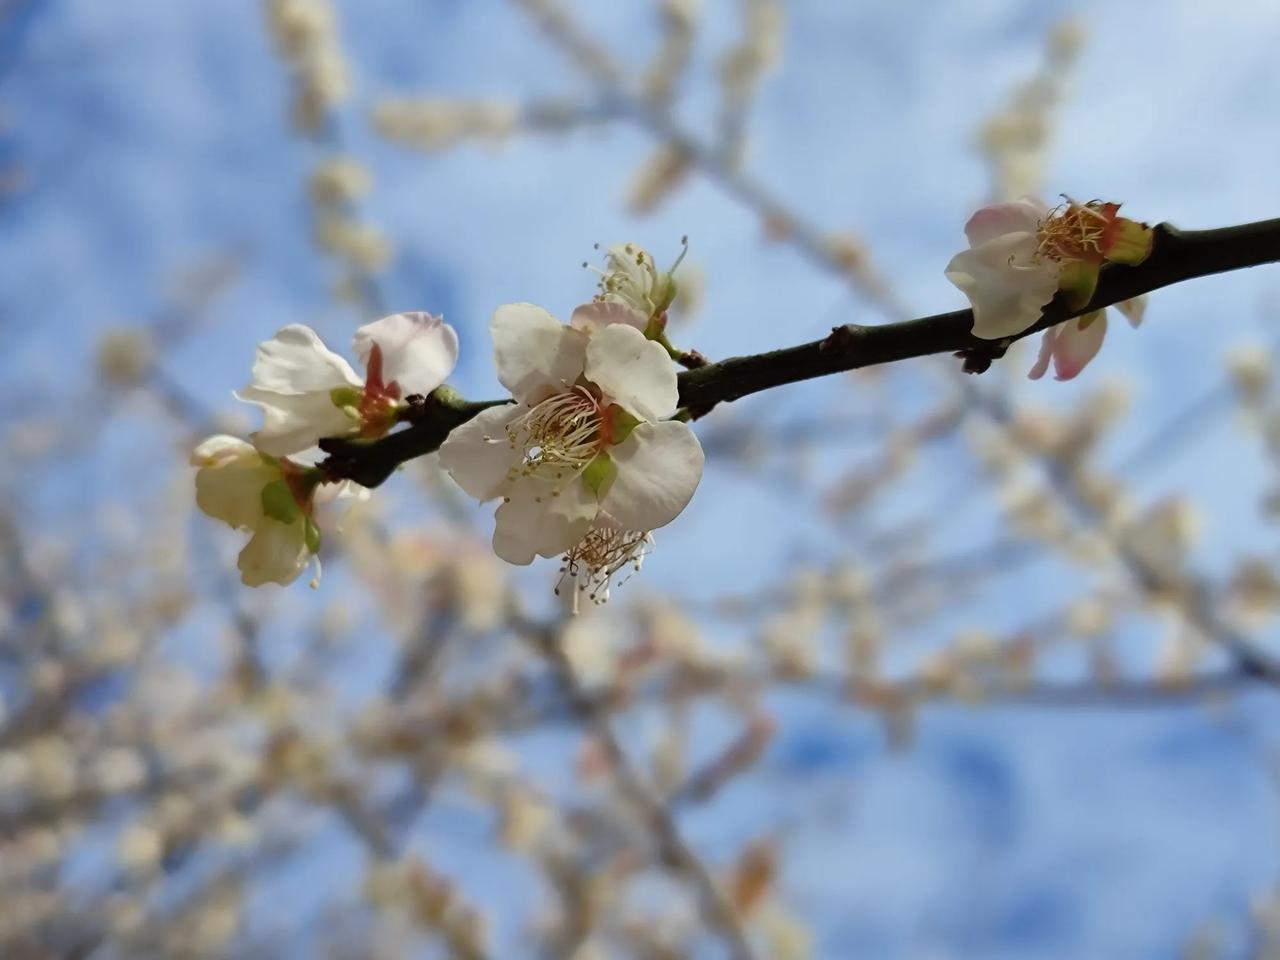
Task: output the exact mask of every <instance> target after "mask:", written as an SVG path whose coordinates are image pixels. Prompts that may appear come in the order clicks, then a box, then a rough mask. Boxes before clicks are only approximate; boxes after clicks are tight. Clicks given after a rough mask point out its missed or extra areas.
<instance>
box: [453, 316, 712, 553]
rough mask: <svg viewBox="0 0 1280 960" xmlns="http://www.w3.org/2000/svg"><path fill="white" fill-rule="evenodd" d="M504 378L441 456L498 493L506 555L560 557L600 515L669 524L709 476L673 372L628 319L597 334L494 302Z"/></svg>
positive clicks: (649, 525)
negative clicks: (502, 401)
mask: <svg viewBox="0 0 1280 960" xmlns="http://www.w3.org/2000/svg"><path fill="white" fill-rule="evenodd" d="M490 330H491V332H492V334H493V341H494V359H495V363H496V366H497V372H498V379H499V380H500V381H501V382H502V384H503V386H505V387H506V388H507V389H508V390H510V391H511V394H512V396H513V397H514V398H515V401H516V402H515V403H514V404H512V405H504V406H498V407H492V408H490V409H488V410H485V411H483V412H482V413H480V414H479V415H478V416H476V417H474V418H473V419H471V420H469V421H467V422H466V423H464V424H462V425H461V426H459V427H457V428H456V429H455V430H454V431H453V432H452V433H451V434H450V435H449V437H448V439H446V440H445V442H444V444H443V445H442V446H441V448H440V462H441V463H442V464H443V465H444V467H445V469H446V470H448V471H449V473H450V475H451V476H452V477H453V479H454V480H455V481H456V482H457V483H458V485H459V486H461V487H462V488H463V489H464V490H465V491H466V492H467V493H469V494H471V495H472V496H474V497H476V498H477V499H479V500H481V501H485V500H492V499H495V498H501V499H502V504H501V505H500V506H499V507H498V510H497V514H496V526H495V530H494V536H493V545H494V550H495V552H496V553H497V554H498V556H500V557H502V558H503V559H504V560H507V561H509V562H510V563H517V564H527V563H530V562H532V560H533V558H534V557H535V556H543V557H554V556H557V555H560V554H564V553H566V552H568V551H570V550H572V549H573V548H574V547H575V546H576V545H578V544H580V543H582V542H583V540H584V538H585V537H586V536H587V535H588V533H589V531H590V530H591V529H592V528H593V526H595V525H596V524H597V521H599V520H601V519H602V518H606V517H607V518H609V522H610V524H612V525H613V526H616V527H619V528H621V529H625V530H637V531H645V532H648V531H651V530H654V529H656V528H658V527H662V526H665V525H666V524H668V523H670V522H671V521H672V520H674V519H675V517H676V516H677V515H678V514H679V513H680V511H681V510H683V509H684V507H685V505H686V504H687V503H688V502H689V500H690V498H691V497H692V496H693V492H694V489H695V488H696V487H697V485H698V481H699V480H700V479H701V476H702V465H703V454H702V447H701V446H700V445H699V444H698V440H697V438H696V437H695V436H694V433H693V431H692V430H691V429H690V428H689V426H688V424H685V423H681V422H678V421H673V420H669V419H666V418H668V417H671V416H672V415H673V414H674V413H675V410H676V403H677V390H676V374H675V369H674V367H673V366H672V363H671V360H670V358H669V357H668V356H667V353H666V351H665V350H664V349H663V347H662V346H660V345H659V344H657V343H655V342H653V341H651V340H646V339H645V337H644V334H643V333H641V332H640V331H639V330H638V329H636V327H635V326H633V325H631V324H628V323H615V324H609V325H607V326H604V327H603V328H601V329H599V330H597V331H596V332H594V333H593V334H591V335H588V334H587V333H585V332H583V331H582V330H577V329H574V328H573V327H569V326H564V325H562V324H561V323H559V322H558V321H557V320H556V319H555V318H554V317H553V316H551V314H549V313H547V311H545V310H543V309H542V308H541V307H536V306H533V305H532V304H527V303H516V304H508V305H506V306H503V307H499V308H498V309H497V311H495V313H494V315H493V320H492V322H491V324H490Z"/></svg>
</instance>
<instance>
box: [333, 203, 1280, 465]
mask: <svg viewBox="0 0 1280 960" xmlns="http://www.w3.org/2000/svg"><path fill="white" fill-rule="evenodd" d="M1276 261H1280V219H1276V220H1262V221H1259V222H1257V223H1246V224H1242V225H1240V226H1235V227H1222V228H1220V229H1217V230H1186V231H1183V230H1179V229H1177V228H1176V227H1172V226H1170V225H1169V224H1167V223H1162V224H1160V225H1158V226H1157V227H1156V228H1155V245H1154V247H1153V249H1152V252H1151V256H1150V257H1148V258H1147V259H1146V261H1145V262H1143V263H1142V264H1140V265H1138V266H1136V267H1127V266H1121V265H1117V264H1112V265H1110V266H1108V267H1106V268H1104V269H1103V271H1102V276H1101V277H1100V279H1099V281H1098V289H1097V291H1096V292H1095V293H1094V296H1093V299H1092V300H1091V301H1089V303H1088V305H1087V306H1085V307H1084V308H1083V309H1081V310H1076V311H1070V310H1067V309H1066V307H1065V306H1064V305H1063V304H1062V302H1061V301H1059V300H1055V301H1053V302H1052V303H1050V304H1049V306H1047V307H1046V308H1045V310H1044V313H1043V315H1042V316H1041V318H1040V320H1039V321H1037V322H1036V323H1035V324H1034V325H1033V326H1032V327H1030V328H1029V329H1027V330H1025V331H1024V332H1023V333H1021V334H1019V335H1018V336H1016V337H1009V338H1006V339H1003V340H980V339H978V338H977V337H975V336H973V334H972V333H970V328H971V327H972V326H973V312H972V311H971V310H955V311H953V312H951V313H939V314H934V315H933V316H929V317H920V318H918V319H915V320H903V321H900V322H897V323H884V324H878V325H875V326H864V325H861V324H846V325H845V326H841V327H836V328H835V329H834V330H832V331H831V333H830V334H829V335H828V336H826V337H823V338H822V339H821V340H815V341H813V342H811V343H803V344H800V345H799V346H796V347H786V348H784V349H782V350H773V351H771V352H769V353H759V354H754V355H752V356H746V357H731V358H730V359H728V360H722V361H720V362H719V363H708V364H705V365H704V366H700V367H696V368H694V369H690V370H685V371H683V372H682V373H681V374H680V376H679V383H680V403H681V405H682V406H684V407H685V408H686V409H688V410H689V412H690V414H691V415H692V417H693V418H697V417H700V416H703V415H705V414H706V413H707V412H709V411H710V410H711V409H712V408H713V407H714V406H715V405H716V404H719V403H727V402H729V401H732V400H737V399H739V398H740V397H745V396H748V395H749V394H752V393H760V392H761V391H763V390H769V389H772V388H773V387H779V386H782V385H783V384H786V383H796V382H798V381H801V380H812V379H814V378H816V377H825V376H830V375H831V374H834V373H843V372H845V371H848V370H858V369H861V368H863V367H871V366H876V365H878V364H882V363H894V362H896V361H899V360H910V359H912V358H914V357H924V356H929V355H931V354H937V353H956V354H959V355H960V356H962V357H963V358H964V362H965V369H966V370H969V371H970V372H973V373H981V372H982V371H983V370H985V369H987V367H989V366H990V365H991V362H992V361H993V360H997V359H999V358H1000V357H1002V356H1003V355H1004V352H1005V350H1007V349H1008V347H1009V345H1010V344H1011V343H1013V342H1014V341H1015V340H1020V339H1022V338H1023V337H1027V336H1030V335H1031V334H1033V333H1036V332H1038V331H1040V330H1044V329H1045V328H1047V327H1051V326H1053V325H1055V324H1058V323H1062V322H1063V321H1065V320H1069V319H1071V318H1072V317H1078V316H1081V315H1082V314H1085V313H1090V312H1092V311H1094V310H1099V309H1101V308H1102V307H1107V306H1110V305H1112V304H1115V303H1119V302H1121V301H1123V300H1129V299H1131V298H1133V297H1136V296H1139V295H1140V294H1144V293H1150V292H1151V291H1153V290H1158V289H1160V288H1161V287H1167V286H1170V285H1172V284H1175V283H1181V282H1182V281H1184V280H1191V279H1194V278H1196V277H1205V276H1209V275H1210V274H1215V273H1224V272H1226V271H1229V270H1242V269H1244V268H1245V267H1255V266H1259V265H1261V264H1266V263H1275V262H1276ZM497 402H502V401H493V402H489V403H468V402H466V401H463V400H461V399H459V398H457V397H456V395H453V394H452V392H450V393H449V394H448V395H447V396H445V395H442V396H440V397H437V396H435V395H433V396H432V397H429V398H428V399H427V403H426V404H425V405H424V407H423V408H422V410H421V411H420V413H419V415H418V416H416V417H415V422H414V423H413V424H412V425H411V426H410V427H409V428H408V429H407V430H403V431H400V432H399V433H393V434H391V435H390V436H387V437H384V438H382V439H381V440H378V441H375V442H373V443H367V442H360V441H352V440H324V441H321V444H320V446H321V447H322V448H323V449H324V450H325V452H326V453H328V454H330V457H329V459H328V460H326V461H325V463H324V464H323V467H324V469H325V470H326V471H327V472H328V474H329V476H330V477H332V478H333V479H335V480H339V479H350V480H355V481H356V482H358V483H361V484H363V485H365V486H368V487H376V486H378V485H379V484H380V483H382V482H383V481H384V480H385V479H386V478H387V477H388V476H390V475H391V472H392V471H393V470H395V468H396V467H398V466H399V465H400V464H402V463H404V462H406V461H408V460H412V459H413V458H415V457H420V456H423V455H425V454H428V453H431V452H432V451H433V450H435V449H437V448H438V447H439V446H440V444H441V443H443V442H444V438H445V437H447V436H448V435H449V431H450V430H452V429H453V428H454V427H456V426H457V425H458V424H460V423H464V422H466V421H467V420H469V419H471V417H473V416H475V415H476V414H477V413H479V412H480V411H481V410H483V409H485V408H486V407H489V406H493V405H494V403H497Z"/></svg>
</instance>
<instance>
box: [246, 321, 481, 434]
mask: <svg viewBox="0 0 1280 960" xmlns="http://www.w3.org/2000/svg"><path fill="white" fill-rule="evenodd" d="M353 347H354V351H355V354H356V356H357V357H358V358H359V360H360V362H361V364H363V365H364V367H365V369H366V374H365V376H364V377H361V376H359V375H358V374H357V373H356V372H355V370H353V369H352V367H351V365H350V364H349V363H347V361H346V360H345V359H343V358H342V357H341V356H339V355H338V354H336V353H334V352H333V351H331V350H330V349H329V348H328V347H326V346H325V345H324V342H323V341H322V340H321V339H320V337H319V336H318V335H317V334H316V332H315V331H314V330H312V329H311V328H310V327H306V326H303V325H302V324H291V325H290V326H287V327H285V328H284V329H282V330H280V331H279V332H278V333H276V335H275V336H274V337H272V338H271V339H270V340H267V341H264V342H263V343H261V344H259V346H258V355H257V358H256V360H255V361H254V364H253V374H252V380H251V382H250V383H249V385H248V386H247V387H245V388H244V389H243V390H241V391H240V392H239V393H238V394H236V396H237V397H238V398H239V399H241V400H244V401H246V402H248V403H252V404H256V405H257V406H259V407H261V408H262V411H263V426H262V429H261V430H259V431H258V432H257V433H255V434H254V435H253V441H254V444H255V445H256V446H257V447H258V449H259V450H261V451H262V452H264V453H267V454H270V455H271V456H285V455H288V454H293V453H299V452H301V451H303V450H307V449H310V448H311V447H314V446H315V445H316V444H317V443H318V442H319V441H320V439H321V438H323V437H341V436H349V435H352V434H359V435H360V436H363V437H377V436H381V435H382V434H384V433H386V431H387V430H389V429H390V428H391V427H392V426H393V425H394V424H395V422H396V416H397V412H398V410H399V409H400V406H401V403H402V401H403V400H404V398H405V397H407V396H410V395H413V394H422V395H425V394H428V393H430V392H431V391H432V390H434V389H435V388H436V387H438V386H440V385H441V384H442V383H444V381H445V379H446V378H447V377H448V376H449V374H450V373H452V372H453V368H454V365H455V364H456V363H457V361H458V335H457V333H456V332H455V331H454V329H453V327H451V326H449V325H448V324H446V323H444V322H443V321H442V320H441V319H440V318H439V317H433V316H431V315H430V314H428V313H395V314H392V315H390V316H388V317H383V318H382V319H381V320H376V321H374V322H373V323H369V324H365V325H364V326H362V327H360V328H359V329H358V330H356V333H355V339H354V343H353Z"/></svg>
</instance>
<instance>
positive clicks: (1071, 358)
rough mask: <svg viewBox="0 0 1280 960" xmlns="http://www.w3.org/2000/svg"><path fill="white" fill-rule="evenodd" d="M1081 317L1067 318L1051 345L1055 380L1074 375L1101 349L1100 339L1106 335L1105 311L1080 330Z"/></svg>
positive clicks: (1066, 378)
mask: <svg viewBox="0 0 1280 960" xmlns="http://www.w3.org/2000/svg"><path fill="white" fill-rule="evenodd" d="M1083 319H1084V317H1080V318H1078V319H1075V320H1068V321H1067V322H1066V323H1064V324H1061V327H1062V329H1061V330H1060V331H1058V339H1057V341H1056V342H1055V343H1054V345H1053V375H1054V378H1055V379H1057V380H1070V379H1072V378H1073V377H1075V376H1076V375H1077V374H1078V373H1080V371H1081V370H1083V369H1084V368H1085V367H1086V366H1087V365H1088V363H1089V361H1090V360H1092V359H1093V358H1094V357H1096V356H1097V355H1098V351H1099V350H1100V349H1102V340H1103V338H1104V337H1105V336H1106V335H1107V315H1106V313H1105V311H1104V312H1100V313H1099V315H1098V316H1097V317H1095V318H1094V320H1093V323H1091V324H1089V326H1088V327H1087V328H1085V329H1084V330H1081V329H1080V321H1081V320H1083Z"/></svg>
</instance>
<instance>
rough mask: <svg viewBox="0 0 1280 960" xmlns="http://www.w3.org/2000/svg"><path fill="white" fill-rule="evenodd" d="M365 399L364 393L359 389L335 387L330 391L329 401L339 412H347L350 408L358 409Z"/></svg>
mask: <svg viewBox="0 0 1280 960" xmlns="http://www.w3.org/2000/svg"><path fill="white" fill-rule="evenodd" d="M363 398H364V391H362V390H361V389H360V388H359V387H334V388H333V389H332V390H330V391H329V400H330V401H332V403H333V405H334V406H335V407H337V408H338V409H339V410H346V409H347V408H348V407H356V408H358V407H359V406H360V401H361V400H362V399H363Z"/></svg>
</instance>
